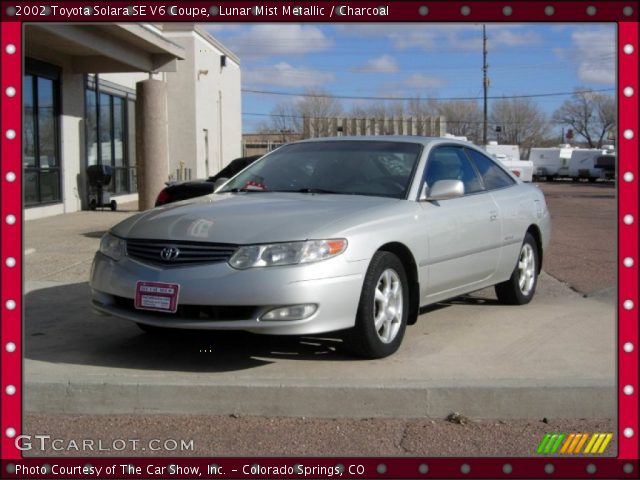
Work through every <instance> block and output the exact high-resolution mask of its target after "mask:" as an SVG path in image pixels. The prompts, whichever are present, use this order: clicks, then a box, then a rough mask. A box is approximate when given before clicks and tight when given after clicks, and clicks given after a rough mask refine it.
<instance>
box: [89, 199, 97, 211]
mask: <svg viewBox="0 0 640 480" xmlns="http://www.w3.org/2000/svg"><path fill="white" fill-rule="evenodd" d="M97 207H98V203H97V202H96V201H95V200H91V201H90V202H89V210H95V209H96V208H97Z"/></svg>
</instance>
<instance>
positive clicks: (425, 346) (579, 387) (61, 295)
mask: <svg viewBox="0 0 640 480" xmlns="http://www.w3.org/2000/svg"><path fill="white" fill-rule="evenodd" d="M561 187H562V186H561ZM550 188H553V189H555V188H560V187H556V186H551V187H550ZM562 188H564V187H562ZM585 192H587V193H588V191H587V190H584V191H580V194H585ZM552 193H553V192H552ZM570 193H571V191H569V194H570ZM601 202H607V205H610V204H611V203H612V201H611V200H610V199H607V200H603V199H601ZM127 207H128V208H127ZM123 208H124V210H125V211H117V212H111V211H98V212H78V213H72V214H67V215H62V216H56V217H50V218H47V219H42V220H33V221H29V222H26V223H25V238H24V244H25V257H24V265H25V288H24V294H25V297H24V298H25V312H24V329H25V336H24V338H25V349H24V352H25V353H24V356H25V362H24V379H25V395H24V396H25V411H26V412H28V413H32V414H34V415H37V414H67V415H75V414H87V415H91V414H97V415H103V414H123V415H124V414H207V415H234V416H245V415H258V416H271V417H297V418H301V417H305V418H314V417H315V418H334V419H336V418H338V419H339V418H386V419H390V418H404V419H406V418H418V419H424V418H444V417H445V416H446V415H447V414H449V413H451V412H462V413H463V414H464V415H466V416H467V417H470V418H475V419H496V418H500V419H534V418H535V419H540V418H543V417H546V418H549V419H575V418H586V419H597V418H602V419H615V416H616V375H615V372H616V370H615V365H616V357H615V321H616V317H615V304H616V295H615V288H614V287H615V284H607V285H595V286H596V287H597V289H596V290H595V291H594V290H593V286H594V284H591V285H590V286H588V288H589V292H588V293H590V294H592V295H587V296H585V294H584V293H585V292H581V291H580V290H579V289H578V288H576V286H575V285H572V284H568V283H566V279H563V278H562V275H558V274H556V278H554V277H553V276H551V275H549V274H547V273H543V274H542V276H541V277H540V281H539V285H538V292H537V294H536V297H535V299H534V300H533V302H532V303H531V304H530V305H527V306H522V307H511V306H502V305H499V304H497V302H496V300H495V295H494V294H493V291H492V290H489V289H488V290H484V291H481V292H477V293H475V294H473V295H471V296H468V297H464V298H458V299H455V300H453V301H451V302H447V303H445V304H442V305H438V306H435V307H432V308H429V309H427V310H426V311H423V313H422V315H421V316H420V319H419V321H418V324H417V325H415V326H411V327H409V328H408V330H407V335H406V337H405V340H404V343H403V345H402V347H401V349H400V351H399V352H398V353H396V354H395V355H393V356H392V357H389V358H386V359H382V360H374V361H371V360H368V361H367V360H359V359H354V358H352V357H349V356H348V355H347V354H345V353H344V352H343V351H342V349H341V344H340V341H339V339H337V338H332V337H331V336H330V335H327V336H320V337H315V336H312V337H304V338H295V337H294V338H292V337H269V336H259V335H250V334H246V333H233V332H227V333H216V332H209V333H194V332H184V333H180V334H177V335H173V336H170V337H153V336H150V335H146V334H143V333H141V332H140V331H139V330H138V329H137V327H136V326H135V325H132V324H130V323H128V322H126V321H124V320H119V319H116V318H113V317H103V316H99V315H97V314H95V313H93V312H92V310H91V307H90V304H89V288H88V285H87V279H88V275H89V268H90V264H91V258H92V256H93V253H94V252H95V250H96V249H97V247H98V242H99V238H100V236H101V235H102V233H103V232H104V231H106V230H107V229H108V228H109V227H110V226H111V225H113V224H115V223H117V222H118V221H120V220H122V219H124V218H125V217H126V216H128V215H131V214H133V213H134V211H135V206H134V205H125V206H123ZM550 208H551V211H552V217H554V216H558V215H564V213H562V212H561V211H560V206H559V207H558V211H554V205H553V203H552V202H550ZM567 208H573V207H572V206H571V205H569V206H568V207H567ZM614 208H615V205H614ZM568 216H569V217H572V218H573V222H574V223H575V222H580V221H581V219H580V218H578V217H581V216H588V212H582V213H578V214H576V213H571V214H570V215H568ZM608 220H611V219H608ZM563 227H564V226H561V228H560V234H561V235H562V228H563ZM576 228H579V227H576ZM594 228H599V229H600V230H602V229H603V224H602V222H599V223H598V225H597V226H596V225H594ZM583 232H584V229H583ZM584 233H585V235H588V232H584ZM557 235H558V229H557V228H555V227H554V239H555V242H558V240H559V237H558V236H557ZM560 238H561V237H560ZM606 238H607V239H608V240H607V241H608V242H609V243H608V245H609V248H610V245H611V240H613V241H614V242H615V219H614V220H613V230H612V231H611V232H610V237H606ZM555 245H557V243H556V244H555ZM553 248H554V245H553V244H552V249H553ZM570 253H571V252H568V253H567V252H564V255H565V256H566V255H570ZM558 255H559V256H562V255H561V254H558ZM614 256H615V255H614ZM551 259H552V260H553V257H551ZM605 263H606V262H605ZM554 265H555V262H552V263H551V266H552V267H553V266H554ZM607 265H608V263H607ZM555 266H557V265H555ZM569 270H570V269H569ZM613 270H614V271H615V259H614V262H613ZM568 276H569V277H570V276H571V275H568Z"/></svg>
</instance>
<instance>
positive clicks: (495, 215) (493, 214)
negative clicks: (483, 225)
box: [489, 212, 498, 222]
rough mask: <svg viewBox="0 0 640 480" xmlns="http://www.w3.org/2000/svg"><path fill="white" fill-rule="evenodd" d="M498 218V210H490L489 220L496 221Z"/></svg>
mask: <svg viewBox="0 0 640 480" xmlns="http://www.w3.org/2000/svg"><path fill="white" fill-rule="evenodd" d="M497 219H498V212H489V220H490V221H492V222H494V221H495V220H497Z"/></svg>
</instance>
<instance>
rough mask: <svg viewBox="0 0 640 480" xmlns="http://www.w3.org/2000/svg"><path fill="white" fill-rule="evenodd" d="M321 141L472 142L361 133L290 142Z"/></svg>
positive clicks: (446, 138) (444, 138) (445, 138)
mask: <svg viewBox="0 0 640 480" xmlns="http://www.w3.org/2000/svg"><path fill="white" fill-rule="evenodd" d="M323 141H376V142H390V141H391V142H407V143H420V144H422V145H428V144H429V143H433V142H438V143H440V142H447V143H457V144H460V145H473V143H471V142H469V141H465V140H458V139H457V138H451V137H423V136H419V135H362V136H355V135H354V136H340V137H316V138H307V139H305V140H299V141H297V142H292V143H307V142H323Z"/></svg>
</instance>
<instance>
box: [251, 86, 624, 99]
mask: <svg viewBox="0 0 640 480" xmlns="http://www.w3.org/2000/svg"><path fill="white" fill-rule="evenodd" d="M613 91H615V88H600V89H595V90H575V91H573V92H555V93H534V94H529V95H495V96H488V97H487V98H488V99H491V100H500V99H516V98H542V97H561V96H565V95H575V94H583V93H601V92H613ZM242 92H243V93H255V94H259V95H279V96H286V97H307V98H336V99H343V100H389V101H403V102H404V101H412V100H413V101H415V100H417V101H423V100H432V101H438V102H439V101H452V100H465V101H471V100H482V99H483V98H484V97H438V98H436V97H426V98H420V97H369V96H356V95H332V94H328V93H292V92H275V91H270V90H253V89H249V88H243V89H242Z"/></svg>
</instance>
